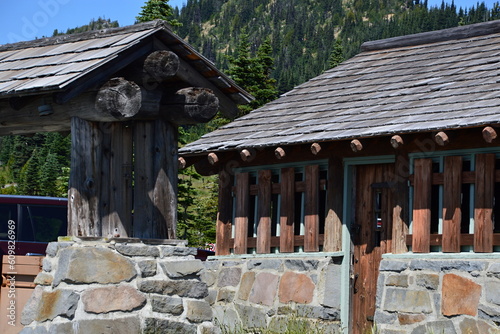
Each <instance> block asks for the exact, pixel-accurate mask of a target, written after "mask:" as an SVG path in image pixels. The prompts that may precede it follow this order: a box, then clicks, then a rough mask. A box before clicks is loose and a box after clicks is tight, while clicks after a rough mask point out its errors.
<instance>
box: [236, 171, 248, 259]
mask: <svg viewBox="0 0 500 334" xmlns="http://www.w3.org/2000/svg"><path fill="white" fill-rule="evenodd" d="M248 178H249V175H248V173H238V174H236V217H235V218H234V226H235V236H234V253H235V254H246V253H247V239H248V207H249V203H248V201H249V179H248Z"/></svg>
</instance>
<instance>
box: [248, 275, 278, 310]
mask: <svg viewBox="0 0 500 334" xmlns="http://www.w3.org/2000/svg"><path fill="white" fill-rule="evenodd" d="M278 281H279V277H278V276H277V275H274V274H271V273H266V272H261V273H258V274H257V276H256V277H255V282H254V284H253V288H252V290H251V292H250V297H249V298H248V300H249V301H250V302H252V303H254V304H262V305H267V306H271V305H272V304H273V303H274V298H275V297H276V291H277V288H278Z"/></svg>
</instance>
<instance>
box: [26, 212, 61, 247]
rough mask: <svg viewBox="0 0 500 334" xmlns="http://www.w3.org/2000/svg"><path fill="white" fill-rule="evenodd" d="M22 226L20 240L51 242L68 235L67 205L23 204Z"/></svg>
mask: <svg viewBox="0 0 500 334" xmlns="http://www.w3.org/2000/svg"><path fill="white" fill-rule="evenodd" d="M21 207H22V221H23V222H22V228H21V234H20V237H19V238H18V240H23V241H37V242H50V241H56V240H57V237H58V236H61V235H66V223H65V222H66V212H67V211H66V207H64V206H49V205H44V206H38V205H22V206H21Z"/></svg>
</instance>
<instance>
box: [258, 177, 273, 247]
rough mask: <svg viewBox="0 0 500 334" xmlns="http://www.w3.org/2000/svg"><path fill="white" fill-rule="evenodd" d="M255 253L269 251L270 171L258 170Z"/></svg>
mask: <svg viewBox="0 0 500 334" xmlns="http://www.w3.org/2000/svg"><path fill="white" fill-rule="evenodd" d="M257 198H258V204H257V207H258V217H257V218H258V226H257V253H258V254H267V253H270V252H271V171H270V170H260V171H259V180H258V193H257Z"/></svg>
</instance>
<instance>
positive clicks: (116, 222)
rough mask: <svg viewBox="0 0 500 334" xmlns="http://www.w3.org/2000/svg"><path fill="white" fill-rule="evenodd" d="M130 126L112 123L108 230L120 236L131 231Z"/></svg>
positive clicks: (130, 234)
mask: <svg viewBox="0 0 500 334" xmlns="http://www.w3.org/2000/svg"><path fill="white" fill-rule="evenodd" d="M132 150H133V140H132V128H131V127H130V126H128V125H126V124H125V123H122V122H115V123H113V125H112V137H111V161H110V166H111V173H110V188H111V189H110V191H111V194H110V203H109V211H110V214H109V218H108V219H109V229H110V230H109V231H107V232H106V231H105V232H104V233H107V234H109V233H114V230H115V229H116V231H117V233H118V234H119V235H120V237H131V236H132V235H133V233H132V207H133V203H132V201H133V196H132V195H133V189H132V159H133V153H132Z"/></svg>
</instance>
